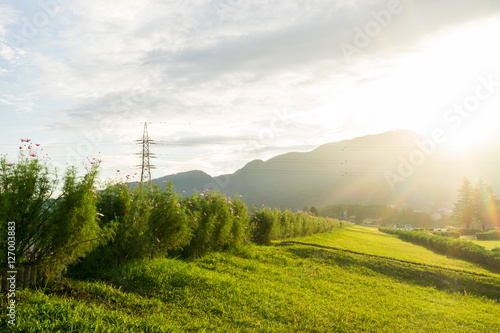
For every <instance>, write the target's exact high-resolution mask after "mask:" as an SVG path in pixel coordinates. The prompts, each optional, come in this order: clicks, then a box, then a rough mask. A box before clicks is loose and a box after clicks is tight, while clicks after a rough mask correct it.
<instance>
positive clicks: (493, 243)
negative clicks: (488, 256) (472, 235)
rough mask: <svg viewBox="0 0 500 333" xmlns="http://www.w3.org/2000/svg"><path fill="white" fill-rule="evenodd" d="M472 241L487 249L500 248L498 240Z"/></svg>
mask: <svg viewBox="0 0 500 333" xmlns="http://www.w3.org/2000/svg"><path fill="white" fill-rule="evenodd" d="M471 242H473V243H475V244H477V245H481V246H482V247H484V248H485V249H486V250H492V249H495V248H497V249H500V241H497V240H486V241H478V240H472V241H471Z"/></svg>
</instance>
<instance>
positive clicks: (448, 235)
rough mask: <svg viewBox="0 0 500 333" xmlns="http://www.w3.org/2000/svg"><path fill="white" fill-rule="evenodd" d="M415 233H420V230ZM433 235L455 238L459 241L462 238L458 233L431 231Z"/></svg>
mask: <svg viewBox="0 0 500 333" xmlns="http://www.w3.org/2000/svg"><path fill="white" fill-rule="evenodd" d="M415 231H419V230H415ZM431 233H432V234H433V235H436V236H443V237H451V238H455V239H459V238H460V236H461V235H460V233H459V232H458V231H431Z"/></svg>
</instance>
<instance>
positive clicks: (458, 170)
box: [155, 130, 500, 209]
mask: <svg viewBox="0 0 500 333" xmlns="http://www.w3.org/2000/svg"><path fill="white" fill-rule="evenodd" d="M498 146H500V145H498ZM499 165H500V156H499V154H498V153H497V151H496V150H494V149H492V148H491V147H488V149H484V150H483V149H478V150H477V151H475V152H473V153H469V154H461V153H460V152H458V153H457V152H455V153H450V152H446V151H445V150H444V149H442V147H440V145H439V144H436V143H435V142H433V141H431V140H430V139H429V138H419V137H418V136H417V135H416V134H415V133H413V132H410V131H406V130H398V131H391V132H386V133H382V134H378V135H368V136H364V137H359V138H354V139H352V140H345V141H340V142H334V143H329V144H325V145H322V146H320V147H318V148H317V149H315V150H313V151H311V152H305V153H287V154H283V155H279V156H276V157H274V158H271V159H270V160H268V161H265V162H264V161H261V160H255V161H252V162H250V163H248V164H247V165H245V166H244V167H243V168H241V169H240V170H238V171H236V172H235V173H233V174H229V175H223V176H218V177H211V176H210V175H208V174H206V173H204V172H202V171H190V172H184V173H179V174H176V175H170V176H166V177H163V178H160V179H156V180H155V182H160V183H161V182H162V181H163V180H166V181H172V182H173V183H174V186H175V187H176V189H177V190H178V191H187V192H191V191H196V190H197V189H205V188H212V189H217V190H220V191H221V192H224V193H227V194H229V195H233V194H236V193H237V194H241V195H243V199H244V200H245V201H246V202H247V204H255V205H261V204H266V205H270V206H281V207H282V208H285V207H288V208H292V209H301V208H302V207H304V206H312V205H314V206H324V205H328V204H337V203H361V204H384V205H392V204H403V203H408V204H410V205H412V206H414V207H417V208H425V207H426V206H429V205H430V204H432V203H436V202H453V201H454V200H455V199H456V193H457V189H458V187H459V186H460V184H461V182H462V179H463V177H464V176H468V177H470V179H471V180H472V181H473V182H475V181H477V180H478V179H479V177H483V179H484V180H485V181H486V182H487V183H488V184H490V185H492V186H493V187H494V189H495V190H496V193H499V190H500V186H499V185H500V179H499V177H498V176H497V172H496V170H497V167H498V166H499Z"/></svg>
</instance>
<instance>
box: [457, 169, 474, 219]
mask: <svg viewBox="0 0 500 333" xmlns="http://www.w3.org/2000/svg"><path fill="white" fill-rule="evenodd" d="M473 197H474V189H473V187H472V184H471V182H470V181H469V179H467V177H464V180H463V182H462V186H461V187H460V189H459V190H458V201H457V203H455V211H454V217H455V220H456V222H457V223H458V225H459V226H462V227H465V228H467V229H470V228H471V227H472V226H473V223H474V199H473Z"/></svg>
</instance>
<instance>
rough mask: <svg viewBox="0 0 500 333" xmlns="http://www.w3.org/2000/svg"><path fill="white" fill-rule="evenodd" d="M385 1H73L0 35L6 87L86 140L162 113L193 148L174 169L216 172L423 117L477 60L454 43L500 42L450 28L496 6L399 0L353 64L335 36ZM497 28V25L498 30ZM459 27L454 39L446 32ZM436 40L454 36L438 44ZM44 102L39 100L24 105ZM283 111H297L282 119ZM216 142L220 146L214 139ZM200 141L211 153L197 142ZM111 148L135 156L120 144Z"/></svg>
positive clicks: (132, 133) (135, 129) (121, 138)
mask: <svg viewBox="0 0 500 333" xmlns="http://www.w3.org/2000/svg"><path fill="white" fill-rule="evenodd" d="M387 3H388V1H382V0H377V1H369V2H366V1H347V0H346V1H335V2H332V1H326V0H313V1H307V2H297V1H296V2H291V1H286V0H279V1H273V2H269V1H266V0H258V1H257V0H256V1H251V2H250V1H237V0H199V1H198V0H197V1H194V0H186V1H181V0H170V1H160V0H148V1H132V0H125V1H123V0H121V1H118V0H111V1H98V0H87V1H84V0H80V1H72V2H69V3H68V4H67V5H64V6H61V8H59V10H58V13H57V15H56V16H54V17H53V18H52V19H51V22H50V25H48V26H47V27H46V28H45V29H43V31H41V32H40V34H39V35H38V36H37V37H36V38H35V39H33V40H32V41H31V42H30V43H29V44H27V45H25V46H23V47H22V48H17V49H13V48H11V47H10V46H8V44H0V45H2V46H0V59H2V58H3V59H4V60H6V61H8V63H9V66H4V65H2V64H1V63H0V67H1V68H0V75H1V77H2V78H8V80H12V81H9V82H8V84H6V87H7V88H6V89H7V90H5V91H6V93H7V94H10V95H11V96H25V97H24V101H17V102H15V103H17V104H16V105H18V107H19V108H21V107H24V108H25V109H24V110H28V109H30V108H31V109H33V108H35V106H36V107H38V108H39V109H40V110H42V109H43V110H44V111H43V112H45V115H46V117H45V118H48V119H53V120H51V121H46V122H45V123H44V124H42V125H44V128H45V129H46V130H50V131H52V132H51V133H54V134H53V135H61V136H72V137H75V138H78V137H80V139H75V140H77V142H81V141H82V140H83V141H85V139H82V137H84V136H85V134H84V133H86V132H87V131H89V130H96V129H97V130H98V129H99V128H101V127H103V126H104V127H106V126H107V125H103V124H112V126H111V128H112V130H107V131H103V135H104V136H105V138H106V140H115V142H127V140H133V139H135V138H137V137H139V136H140V134H141V126H140V122H141V121H144V120H147V121H152V122H165V123H166V124H165V125H162V126H163V127H162V129H158V130H156V129H154V126H152V129H151V133H152V134H153V135H155V136H156V137H162V136H165V137H170V138H173V139H174V141H175V140H177V141H178V142H185V143H186V144H185V145H184V147H185V149H186V150H188V149H191V150H190V153H185V155H189V156H193V157H192V158H189V159H187V158H186V157H182V156H180V155H179V157H178V158H177V160H174V161H172V163H173V164H174V165H176V166H177V167H178V168H181V165H182V163H183V162H182V161H186V165H188V164H189V165H192V164H195V160H196V158H197V156H201V157H200V158H203V163H202V164H203V165H205V166H210V167H211V168H215V167H220V161H218V160H216V158H215V156H224V157H225V158H229V157H228V156H229V154H231V153H233V154H234V156H237V157H235V158H236V159H238V160H239V161H243V160H245V158H246V159H251V158H262V157H265V158H266V157H270V156H269V154H271V153H277V152H279V151H280V149H282V150H283V151H287V150H288V149H287V147H296V148H297V149H307V147H312V146H314V145H319V144H321V143H324V142H327V141H333V140H337V139H341V138H346V137H352V136H354V135H356V134H360V135H362V134H364V133H365V134H366V133H370V132H373V131H377V130H380V131H383V130H387V129H392V128H394V127H396V128H400V127H407V126H411V125H415V124H416V123H417V122H421V124H420V125H421V126H424V125H425V124H426V123H428V122H429V121H430V120H429V119H431V118H432V112H433V111H434V112H435V110H436V109H438V110H439V108H440V106H442V105H446V103H447V101H450V100H453V93H454V92H455V93H456V91H457V89H460V86H458V85H452V84H450V82H451V81H454V82H457V83H458V82H460V79H461V78H462V79H464V73H465V71H466V69H465V70H463V69H460V68H458V67H459V66H460V64H467V65H464V66H467V68H468V70H469V71H473V69H472V68H473V67H474V66H475V65H474V64H473V63H471V62H469V61H467V59H466V57H464V56H462V55H454V54H453V52H455V50H460V45H459V43H458V42H457V41H459V40H460V38H463V36H465V37H466V40H468V41H471V43H472V44H471V45H469V47H470V48H471V49H477V50H491V47H490V48H488V47H487V45H488V43H489V44H490V45H494V44H495V43H494V42H493V41H489V40H488V38H490V36H493V34H488V33H487V31H488V30H487V29H483V30H481V29H480V30H474V29H472V30H469V28H467V29H465V28H464V29H463V30H460V31H458V30H457V31H455V30H454V29H455V28H456V27H458V26H463V24H465V23H467V22H473V21H477V22H479V21H480V22H483V21H484V20H485V18H486V17H488V16H490V15H493V14H494V13H498V5H495V4H491V2H489V1H486V0H480V1H478V2H475V3H474V4H472V2H471V3H466V2H460V3H457V2H456V1H451V0H446V1H442V2H440V4H439V5H436V4H435V2H433V1H430V0H426V1H419V2H416V1H412V2H409V1H403V5H404V10H403V12H402V13H401V14H400V15H399V16H397V17H394V18H393V20H392V21H391V24H390V25H389V26H387V27H386V28H384V29H383V30H382V31H381V32H380V34H379V35H378V36H376V37H375V38H373V40H372V42H371V43H370V45H369V46H367V47H366V48H363V49H362V50H360V53H359V54H357V55H356V57H355V58H354V59H353V60H354V61H353V63H352V64H348V63H347V62H346V59H345V57H344V55H343V54H342V52H341V49H340V47H339V45H340V44H341V43H342V42H351V41H352V38H353V36H354V34H355V31H356V30H355V29H356V28H364V27H365V25H366V24H367V22H370V20H373V14H372V13H373V12H374V11H375V12H379V11H381V10H384V9H385V8H387ZM5 8H7V7H5ZM8 8H9V9H8V11H2V12H1V14H0V22H2V23H0V38H3V39H0V42H1V41H5V40H6V38H7V35H8V33H9V30H8V29H9V24H14V23H16V22H17V23H19V22H18V21H19V17H20V15H28V14H27V13H20V12H19V10H20V9H14V8H13V7H11V6H9V7H8ZM5 17H7V18H8V19H6V20H3V18H5ZM28 17H29V15H28ZM490 24H491V26H490V31H494V30H495V29H497V26H496V25H495V24H493V23H490ZM445 27H446V28H447V29H446V30H445V29H444V28H445ZM454 31H455V32H454ZM453 33H456V39H455V42H453V41H452V40H451V39H447V38H448V37H447V36H451V35H453ZM440 34H441V35H440ZM480 34H483V35H482V36H483V38H477V37H478V36H479V35H480ZM2 36H3V37H2ZM450 38H451V37H450ZM437 40H439V42H449V43H448V44H446V47H445V46H442V47H441V48H439V47H438V46H439V43H438V42H435V41H437ZM474 40H475V41H476V42H472V41H474ZM443 45H444V44H443ZM446 48H448V49H446ZM479 52H481V51H479ZM494 54H495V55H496V54H497V53H495V52H494ZM470 55H471V56H472V57H473V56H479V54H475V53H474V52H470ZM495 55H493V54H491V55H489V56H486V55H481V58H482V59H483V60H484V61H483V64H484V66H486V67H487V66H490V65H491V64H494V63H496V62H495V61H496V60H495V59H498V58H497V57H496V56H495ZM433 61H434V63H433ZM21 62H24V64H25V65H23V66H19V65H18V64H19V63H21ZM474 68H475V67H474ZM454 71H456V73H455V72H454ZM13 73H15V74H13ZM457 73H458V74H457ZM460 75H462V76H460ZM451 78H453V80H452V79H451ZM410 83H411V84H410ZM0 84H1V83H0ZM25 84H26V87H24V89H25V90H24V91H22V90H23V85H25ZM405 86H406V88H405ZM27 96H29V97H27ZM1 98H2V100H0V103H2V102H3V103H4V104H7V103H14V100H13V99H12V98H7V97H5V96H3V97H1ZM36 98H38V100H37V104H36V105H35V104H34V103H33V102H28V100H29V101H34V100H36ZM38 101H41V102H43V103H41V104H40V105H39V104H38ZM409 101H410V102H409ZM23 103H24V104H23ZM30 103H31V104H30ZM283 108H288V117H289V119H293V120H294V121H293V122H289V123H287V124H286V125H282V123H279V121H278V125H277V124H276V122H275V123H274V125H273V119H274V118H275V117H276V112H280V110H282V109H283ZM406 108H407V109H406ZM297 123H299V124H300V127H298V126H295V125H294V124H297ZM273 126H274V127H275V128H272V127H273ZM269 131H270V132H269ZM269 133H271V134H269ZM266 135H267V136H266ZM259 136H260V137H264V138H267V139H259ZM189 138H192V139H193V140H194V141H193V140H192V141H191V144H189V142H190V141H189ZM196 138H198V139H196ZM214 139H220V141H221V143H220V144H213V145H208V142H214V141H213V140H214ZM196 140H198V142H195V141H196ZM202 142H203V143H205V144H206V145H205V146H204V149H205V150H206V154H207V155H203V154H202V153H201V152H200V150H199V149H200V145H201V143H202ZM250 146H251V147H250ZM280 147H282V148H280ZM97 149H100V148H98V147H96V148H95V150H97ZM102 149H103V150H105V149H106V146H103V148H102ZM108 151H109V153H110V155H112V156H115V155H114V154H120V156H122V155H126V154H127V151H126V149H125V148H123V149H114V150H111V149H109V150H108ZM244 151H251V152H248V153H247V154H246V155H245V153H244ZM259 154H262V155H259ZM207 158H212V159H213V161H212V162H211V161H210V160H206V159H207ZM187 161H189V163H188V162H187ZM202 164H199V165H202ZM178 171H179V170H178Z"/></svg>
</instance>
